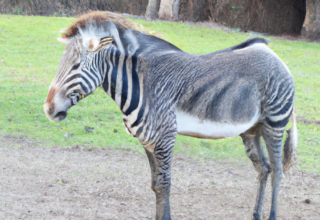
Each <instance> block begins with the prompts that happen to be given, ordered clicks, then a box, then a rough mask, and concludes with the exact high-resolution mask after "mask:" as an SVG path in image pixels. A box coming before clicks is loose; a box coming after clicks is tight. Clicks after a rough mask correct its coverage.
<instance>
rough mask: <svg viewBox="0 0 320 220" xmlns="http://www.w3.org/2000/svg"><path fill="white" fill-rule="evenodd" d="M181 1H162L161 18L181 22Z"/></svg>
mask: <svg viewBox="0 0 320 220" xmlns="http://www.w3.org/2000/svg"><path fill="white" fill-rule="evenodd" d="M180 2H181V0H161V3H160V10H159V18H160V19H164V20H175V21H178V20H179V8H180Z"/></svg>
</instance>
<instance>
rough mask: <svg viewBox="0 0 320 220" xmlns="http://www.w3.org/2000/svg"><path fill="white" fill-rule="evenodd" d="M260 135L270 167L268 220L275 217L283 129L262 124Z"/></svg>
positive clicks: (280, 175)
mask: <svg viewBox="0 0 320 220" xmlns="http://www.w3.org/2000/svg"><path fill="white" fill-rule="evenodd" d="M261 131H262V136H263V139H264V141H265V143H266V147H267V150H268V154H269V160H270V163H271V168H272V174H271V178H272V201H271V210H270V216H269V220H276V219H277V201H278V192H279V185H280V181H281V178H282V177H283V173H282V138H283V134H284V129H281V128H279V129H277V128H272V127H270V126H269V125H263V126H262V129H261Z"/></svg>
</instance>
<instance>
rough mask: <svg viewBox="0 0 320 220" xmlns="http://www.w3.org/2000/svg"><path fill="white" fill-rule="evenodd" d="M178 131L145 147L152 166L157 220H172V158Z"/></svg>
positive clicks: (152, 183) (152, 185)
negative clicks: (170, 197)
mask: <svg viewBox="0 0 320 220" xmlns="http://www.w3.org/2000/svg"><path fill="white" fill-rule="evenodd" d="M175 138H176V133H171V134H168V135H166V136H164V137H162V139H161V140H160V141H159V143H156V144H154V145H153V146H151V147H150V146H149V147H146V148H145V151H146V153H147V156H148V159H149V163H150V168H151V178H152V179H151V189H152V190H153V191H154V192H155V194H156V200H157V201H156V202H157V207H156V208H157V210H156V220H171V216H170V200H169V196H170V187H171V160H172V151H173V147H174V142H175Z"/></svg>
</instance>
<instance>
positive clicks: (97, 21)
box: [64, 11, 138, 38]
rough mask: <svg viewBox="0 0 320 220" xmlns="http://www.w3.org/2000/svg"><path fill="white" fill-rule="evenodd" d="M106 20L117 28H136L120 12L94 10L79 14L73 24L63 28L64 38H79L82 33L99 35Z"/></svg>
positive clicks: (136, 28) (136, 27)
mask: <svg viewBox="0 0 320 220" xmlns="http://www.w3.org/2000/svg"><path fill="white" fill-rule="evenodd" d="M107 22H112V23H113V24H114V25H115V26H116V27H117V28H121V29H132V30H138V26H137V25H136V24H135V23H133V22H131V21H129V20H128V19H126V18H124V17H123V16H121V15H120V14H116V13H112V12H106V11H94V12H89V13H87V14H84V15H81V16H80V17H79V18H78V19H77V20H76V21H75V22H73V24H72V25H71V26H70V27H69V28H68V29H67V30H65V32H64V33H65V37H66V38H74V37H77V38H81V37H84V36H83V35H88V34H90V35H93V36H96V37H99V35H101V34H102V33H101V32H104V26H105V24H106V23H107Z"/></svg>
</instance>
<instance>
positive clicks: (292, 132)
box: [282, 111, 298, 172]
mask: <svg viewBox="0 0 320 220" xmlns="http://www.w3.org/2000/svg"><path fill="white" fill-rule="evenodd" d="M290 121H292V122H293V124H292V127H291V128H290V129H289V130H287V139H286V141H285V143H284V147H283V159H282V164H283V171H284V172H286V171H288V170H289V169H290V168H291V167H293V166H295V165H296V163H297V145H298V130H297V125H296V116H295V113H294V111H293V112H292V115H291V118H290Z"/></svg>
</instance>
